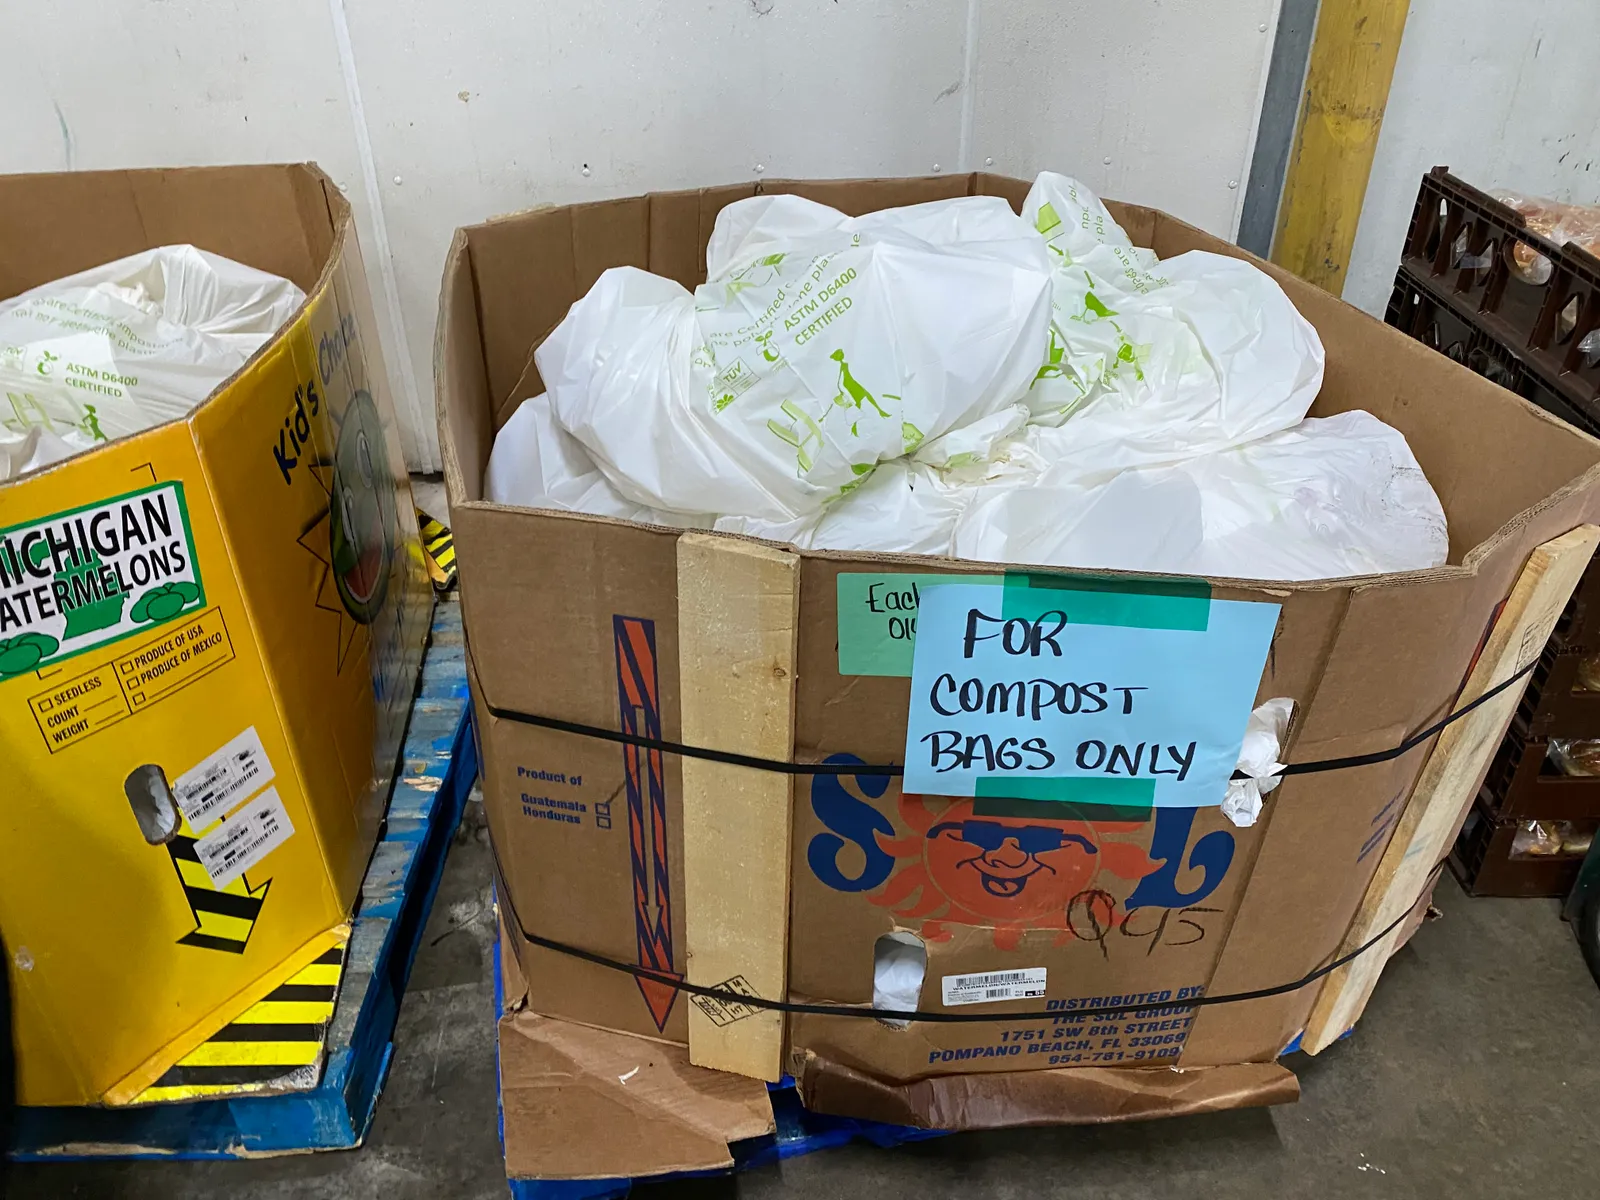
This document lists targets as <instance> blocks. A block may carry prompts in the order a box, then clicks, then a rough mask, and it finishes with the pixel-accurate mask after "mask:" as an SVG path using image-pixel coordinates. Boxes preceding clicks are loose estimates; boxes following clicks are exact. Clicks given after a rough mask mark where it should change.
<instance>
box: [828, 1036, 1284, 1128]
mask: <svg viewBox="0 0 1600 1200" xmlns="http://www.w3.org/2000/svg"><path fill="white" fill-rule="evenodd" d="M799 1083H800V1098H801V1099H802V1100H803V1101H804V1102H805V1106H806V1107H807V1108H809V1109H813V1110H815V1111H818V1112H829V1113H837V1114H838V1115H840V1116H846V1117H856V1118H858V1119H860V1120H866V1121H883V1122H886V1123H888V1124H892V1125H912V1126H915V1127H917V1128H919V1129H946V1130H950V1131H952V1132H960V1131H967V1130H974V1129H1004V1128H1011V1127H1015V1126H1019V1125H1103V1124H1107V1123H1109V1122H1112V1121H1141V1120H1149V1119H1151V1118H1154V1117H1179V1116H1189V1115H1191V1114H1194V1113H1205V1112H1220V1111H1222V1110H1223V1109H1229V1108H1262V1107H1266V1106H1267V1105H1272V1104H1292V1103H1294V1102H1295V1101H1296V1100H1298V1099H1299V1098H1300V1081H1299V1080H1298V1079H1296V1078H1295V1076H1294V1072H1292V1071H1290V1070H1288V1069H1287V1068H1286V1067H1280V1066H1278V1065H1277V1064H1276V1063H1238V1064H1234V1065H1230V1066H1223V1067H1197V1068H1191V1069H1187V1070H1185V1069H1180V1068H1178V1067H1154V1068H1128V1067H1120V1068H1117V1067H1072V1068H1058V1069H1056V1070H1049V1071H1008V1072H1004V1073H1000V1074H990V1075H941V1076H937V1077H935V1078H933V1079H923V1080H920V1081H918V1082H917V1083H907V1084H893V1083H888V1082H885V1081H884V1080H881V1079H875V1078H873V1077H872V1076H871V1075H867V1074H864V1073H863V1072H860V1071H853V1070H851V1069H850V1068H849V1067H845V1066H841V1065H839V1064H838V1063H832V1062H828V1061H827V1060H825V1059H823V1058H820V1057H818V1056H817V1055H814V1054H813V1055H810V1056H809V1057H808V1058H807V1059H806V1062H805V1065H804V1068H803V1069H802V1071H801V1075H800V1080H799Z"/></svg>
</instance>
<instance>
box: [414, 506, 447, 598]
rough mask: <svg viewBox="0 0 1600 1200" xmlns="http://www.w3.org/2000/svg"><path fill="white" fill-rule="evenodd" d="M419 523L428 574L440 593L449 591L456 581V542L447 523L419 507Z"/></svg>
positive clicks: (435, 588) (434, 587) (435, 589)
mask: <svg viewBox="0 0 1600 1200" xmlns="http://www.w3.org/2000/svg"><path fill="white" fill-rule="evenodd" d="M417 525H418V527H419V528H420V529H421V531H422V549H423V557H424V558H425V559H426V560H427V563H428V575H429V576H430V577H431V578H432V579H433V589H434V591H436V592H438V593H439V594H440V595H443V594H444V593H445V592H448V591H449V590H450V589H451V588H452V587H454V586H455V582H456V543H455V539H454V538H453V537H452V536H451V535H450V529H449V527H448V526H447V525H444V524H442V523H441V522H439V521H437V520H435V519H434V518H433V517H430V516H429V515H428V514H427V513H425V512H423V511H422V510H421V509H420V508H419V509H417Z"/></svg>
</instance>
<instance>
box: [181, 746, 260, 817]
mask: <svg viewBox="0 0 1600 1200" xmlns="http://www.w3.org/2000/svg"><path fill="white" fill-rule="evenodd" d="M273 778H274V772H273V770H272V763H271V762H270V761H269V760H268V758H267V752H266V750H265V748H264V747H263V746H262V745H261V737H260V735H259V734H257V733H256V727H255V726H254V725H252V726H250V728H249V729H246V730H245V731H244V732H243V733H241V734H240V735H239V736H238V737H236V738H234V739H233V741H231V742H229V743H228V744H227V745H226V746H224V747H223V748H222V749H220V750H218V751H217V752H216V753H214V754H212V755H211V756H210V757H208V758H206V759H205V760H204V761H203V762H201V763H200V764H199V765H198V766H195V767H192V768H190V769H189V770H187V771H185V772H184V773H183V774H182V775H179V776H178V778H177V779H176V780H174V781H173V784H172V795H173V798H174V799H176V800H177V802H178V807H179V808H180V809H182V810H183V816H184V819H185V820H187V821H188V822H189V828H191V829H193V830H194V831H195V832H197V833H198V832H199V831H200V830H202V829H204V828H205V827H206V826H207V825H209V824H210V823H211V821H212V820H213V819H214V818H216V817H219V816H221V815H222V814H223V813H225V812H227V811H228V809H230V808H232V807H233V805H234V804H235V803H236V802H238V801H240V800H243V799H244V798H245V797H247V796H253V795H254V794H255V793H256V792H259V791H260V790H261V789H262V788H264V787H266V786H267V784H269V783H271V782H272V780H273Z"/></svg>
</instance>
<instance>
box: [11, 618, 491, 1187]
mask: <svg viewBox="0 0 1600 1200" xmlns="http://www.w3.org/2000/svg"><path fill="white" fill-rule="evenodd" d="M477 775H478V760H477V750H476V747H475V745H474V743H473V739H472V728H471V708H470V705H469V704H468V702H467V675H466V662H465V656H464V653H463V640H462V632H461V606H460V604H458V603H456V602H454V600H453V599H452V600H450V601H446V602H443V603H440V604H439V605H438V606H437V607H436V609H435V610H434V617H433V630H432V640H431V642H430V644H429V647H428V651H427V656H426V658H425V659H424V660H423V666H422V684H421V688H420V690H419V692H418V695H417V698H416V700H415V702H414V703H413V705H412V708H411V721H410V724H409V725H408V726H407V729H406V740H405V748H404V755H403V758H402V759H401V763H400V769H399V770H398V771H397V773H396V777H395V784H394V790H393V792H392V793H391V795H390V799H389V810H388V817H387V822H386V825H385V828H384V833H383V837H382V840H380V841H379V843H378V846H377V849H376V850H375V851H374V852H373V856H372V862H371V863H370V864H369V865H368V867H367V875H366V879H365V880H364V881H363V882H362V885H361V905H360V909H359V910H358V912H357V914H356V918H355V920H354V922H353V923H352V926H351V932H350V942H349V945H348V947H347V949H346V951H345V970H344V977H343V979H342V981H341V983H340V989H339V997H338V1001H337V1003H336V1005H335V1007H334V1013H333V1020H332V1021H331V1023H330V1024H329V1027H328V1036H327V1043H326V1065H325V1067H324V1070H323V1073H322V1080H321V1082H320V1083H319V1084H318V1086H317V1087H316V1088H314V1089H312V1090H310V1091H304V1092H292V1093H287V1094H282V1095H273V1096H238V1097H232V1098H219V1099H211V1100H196V1101H191V1102H188V1103H181V1104H159V1105H151V1106H147V1107H139V1108H121V1109H115V1108H22V1109H19V1110H17V1119H16V1130H15V1136H14V1142H13V1147H14V1148H13V1150H12V1155H11V1156H12V1157H13V1158H14V1159H15V1160H17V1161H19V1162H40V1161H64V1160H74V1159H80V1160H81V1159H89V1158H177V1159H226V1158H247V1157H259V1156H261V1155H263V1154H291V1153H303V1152H306V1151H311V1150H347V1149H350V1148H351V1147H353V1146H359V1145H360V1144H361V1141H362V1139H363V1138H365V1137H366V1134H367V1130H368V1129H369V1128H370V1127H371V1125H372V1118H373V1114H374V1112H375V1111H376V1109H377V1104H378V1096H379V1093H381V1092H382V1090H383V1084H384V1080H385V1079H386V1078H387V1076H388V1073H389V1061H390V1059H391V1057H392V1056H393V1053H394V1043H393V1041H392V1038H393V1037H394V1027H395V1020H396V1018H397V1017H398V1015H399V1009H400V998H401V997H402V996H403V995H404V994H405V989H406V981H407V979H408V978H409V977H410V974H411V963H412V960H413V959H414V958H415V957H416V953H417V946H418V945H419V944H420V943H421V940H422V931H423V928H424V926H426V925H427V922H428V913H429V910H431V909H432V907H433V898H434V894H435V893H436V892H437V891H438V888H439V877H440V875H441V873H442V872H443V870H444V860H445V856H446V854H447V853H448V852H449V849H450V843H451V840H452V838H453V837H454V836H455V831H456V827H457V825H458V824H459V823H460V820H461V812H462V808H463V806H464V805H465V803H466V799H467V795H468V794H469V793H470V792H471V790H472V784H473V782H474V780H476V779H477Z"/></svg>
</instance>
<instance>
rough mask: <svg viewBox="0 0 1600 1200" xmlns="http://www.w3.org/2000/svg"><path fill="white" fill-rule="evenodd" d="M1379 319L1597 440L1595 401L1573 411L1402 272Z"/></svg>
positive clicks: (1598, 407)
mask: <svg viewBox="0 0 1600 1200" xmlns="http://www.w3.org/2000/svg"><path fill="white" fill-rule="evenodd" d="M1384 319H1385V320H1386V321H1387V322H1388V323H1389V324H1390V325H1392V326H1394V327H1395V328H1396V329H1398V330H1400V331H1401V332H1402V333H1406V334H1409V335H1411V336H1412V337H1414V338H1416V339H1417V341H1419V342H1421V343H1423V344H1424V345H1425V346H1429V347H1431V348H1432V349H1434V350H1437V351H1439V353H1441V354H1443V355H1445V356H1446V357H1448V358H1451V359H1454V360H1455V361H1456V362H1458V363H1460V364H1461V365H1462V366H1464V367H1467V368H1469V369H1470V370H1472V371H1475V372H1477V373H1478V374H1479V375H1482V376H1483V377H1484V378H1485V379H1488V380H1490V381H1492V382H1494V383H1498V384H1499V385H1500V386H1501V387H1503V388H1505V389H1507V390H1508V391H1512V392H1515V393H1516V394H1517V395H1519V396H1521V397H1522V398H1523V399H1524V400H1527V401H1530V402H1531V403H1533V404H1537V405H1538V406H1539V407H1540V408H1542V409H1544V410H1545V411H1546V412H1548V413H1551V414H1552V415H1554V416H1557V417H1560V418H1561V419H1562V420H1563V421H1566V422H1567V423H1568V424H1571V425H1575V426H1577V427H1578V428H1579V429H1581V430H1583V431H1584V432H1585V433H1588V434H1591V435H1593V436H1595V437H1600V400H1591V401H1590V402H1588V403H1587V404H1586V405H1584V406H1583V407H1579V405H1578V402H1577V401H1572V400H1569V398H1568V396H1567V394H1566V392H1565V391H1563V389H1561V388H1559V387H1558V386H1557V385H1556V384H1555V383H1554V382H1552V381H1550V380H1547V379H1546V378H1545V377H1544V376H1543V375H1541V374H1540V372H1539V371H1538V370H1537V369H1536V368H1535V367H1533V366H1531V365H1530V364H1528V363H1526V362H1524V361H1523V359H1522V358H1520V357H1519V356H1518V355H1517V354H1516V353H1515V352H1514V351H1512V350H1511V349H1510V348H1509V347H1507V346H1506V345H1504V344H1503V343H1502V342H1501V341H1500V339H1499V338H1498V337H1496V336H1495V335H1494V334H1493V333H1491V332H1489V331H1488V330H1487V329H1486V328H1484V327H1482V326H1481V325H1479V324H1478V323H1477V321H1476V320H1475V318H1474V316H1473V315H1470V314H1469V313H1467V312H1465V311H1462V310H1461V309H1460V308H1459V307H1458V306H1457V305H1456V304H1454V303H1452V302H1451V301H1450V300H1449V299H1447V298H1446V297H1445V296H1444V295H1442V294H1441V293H1440V292H1439V291H1438V290H1437V289H1436V288H1434V287H1432V286H1430V285H1429V283H1428V282H1426V281H1425V280H1423V279H1420V278H1418V277H1416V276H1415V275H1414V274H1413V273H1412V271H1411V270H1410V269H1408V268H1406V267H1401V268H1400V271H1399V274H1398V275H1397V276H1396V278H1395V285H1394V294H1393V295H1392V296H1391V297H1390V299H1389V309H1388V312H1387V314H1386V315H1385V318H1384Z"/></svg>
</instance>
